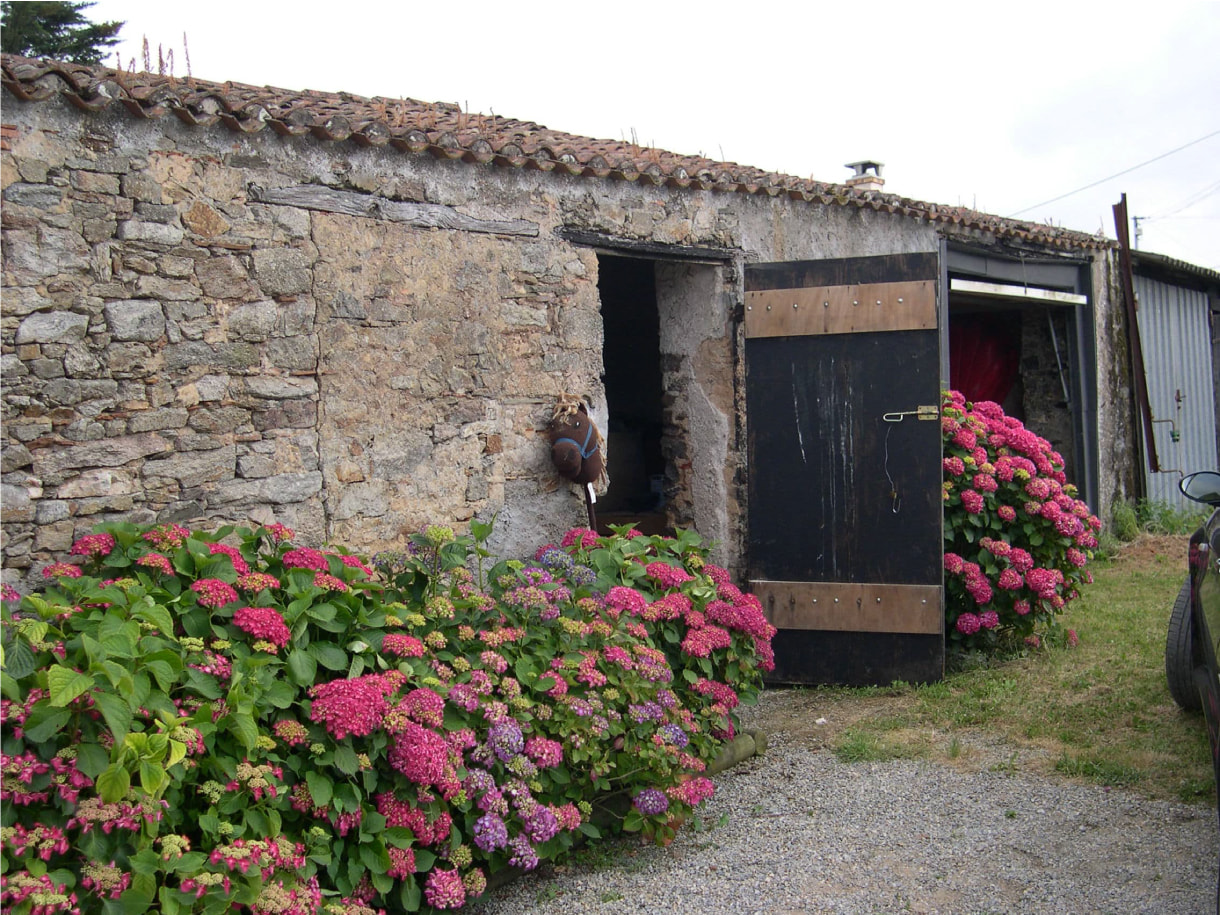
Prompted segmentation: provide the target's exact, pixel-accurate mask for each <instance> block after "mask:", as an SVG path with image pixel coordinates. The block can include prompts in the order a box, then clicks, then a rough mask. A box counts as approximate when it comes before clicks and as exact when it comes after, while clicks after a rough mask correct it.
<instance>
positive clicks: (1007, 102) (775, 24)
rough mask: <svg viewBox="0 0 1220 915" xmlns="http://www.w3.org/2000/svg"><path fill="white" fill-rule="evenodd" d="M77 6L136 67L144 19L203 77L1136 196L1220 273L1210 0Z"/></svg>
mask: <svg viewBox="0 0 1220 915" xmlns="http://www.w3.org/2000/svg"><path fill="white" fill-rule="evenodd" d="M87 14H88V15H89V16H90V18H92V19H93V20H94V21H104V20H122V21H125V22H126V23H127V24H126V26H125V27H124V29H123V32H122V33H121V35H122V36H123V37H124V39H125V42H124V44H123V45H122V46H121V48H120V53H121V55H122V59H123V63H124V66H125V67H126V66H127V65H128V64H129V63H130V61H131V60H132V59H133V58H134V59H135V60H136V61H137V68H142V52H141V48H140V46H141V40H142V39H143V38H147V39H148V41H149V43H150V45H151V47H152V49H153V60H154V67H155V61H156V54H157V48H158V47H160V48H162V49H163V51H169V50H171V49H172V50H173V52H174V72H175V73H176V74H177V75H179V76H183V75H186V73H187V67H186V60H185V58H186V54H184V38H183V35H184V33H185V36H186V37H185V43H186V48H187V49H188V50H189V57H190V72H191V74H192V75H194V76H196V77H199V78H201V79H209V80H217V81H224V80H234V81H237V82H244V83H252V84H255V85H272V86H278V87H282V88H287V89H319V90H325V91H346V92H352V93H355V94H358V95H369V96H371V95H381V96H388V97H391V98H397V97H410V98H415V99H419V100H422V101H426V102H432V101H444V102H457V103H458V104H461V105H462V106H463V107H467V108H468V109H469V110H470V111H471V112H481V113H484V114H488V113H491V112H493V111H494V113H496V114H499V115H504V116H508V117H515V118H520V119H523V120H532V121H536V122H538V123H540V124H544V125H545V126H547V127H551V128H553V129H556V130H564V131H567V132H569V133H576V134H582V135H587V136H592V137H611V138H616V139H618V138H625V139H631V138H632V137H633V136H634V137H635V138H636V139H638V141H639V142H640V143H644V144H647V145H652V146H657V147H660V148H663V149H667V150H671V151H673V152H678V153H702V154H703V155H706V156H710V157H711V158H714V159H722V158H723V159H725V160H728V161H733V162H739V163H742V164H745V165H752V166H756V167H759V168H764V169H769V170H775V171H780V172H785V173H788V174H793V175H799V176H801V177H813V178H817V179H819V180H822V181H836V182H841V181H843V180H845V179H846V178H847V177H848V175H849V174H850V173H849V172H848V170H847V169H846V168H844V163H846V162H850V161H853V160H856V159H864V158H868V159H874V160H880V161H881V162H884V163H885V169H884V176H885V178H886V181H887V184H886V190H887V191H892V192H894V193H897V194H902V195H903V196H907V197H913V198H916V199H921V200H927V201H933V202H937V203H946V204H962V205H965V206H970V207H974V208H976V209H979V210H983V211H986V212H989V213H996V214H999V215H1003V216H1014V215H1016V216H1020V217H1022V218H1028V219H1036V220H1038V221H1041V222H1053V223H1055V224H1056V225H1064V226H1067V227H1069V228H1073V229H1080V230H1083V231H1086V232H1097V231H1099V230H1100V231H1102V232H1104V233H1105V234H1106V235H1107V236H1109V237H1111V238H1113V237H1114V234H1115V228H1114V220H1113V215H1112V212H1111V206H1112V205H1113V204H1114V203H1116V202H1117V201H1118V199H1119V195H1120V194H1121V193H1123V192H1124V191H1125V192H1126V194H1127V197H1128V201H1129V207H1130V212H1131V213H1132V215H1135V216H1140V217H1147V219H1143V220H1141V229H1142V238H1141V240H1140V247H1141V248H1143V249H1145V250H1149V251H1156V252H1158V253H1161V254H1167V255H1169V256H1171V257H1175V258H1179V259H1181V260H1185V261H1189V262H1192V263H1196V264H1200V265H1203V266H1208V267H1211V268H1213V269H1217V270H1220V50H1218V49H1220V3H1216V2H1174V0H1161V2H1158V3H1155V4H1152V3H1147V2H1143V3H1126V2H1121V0H1119V2H1108V3H1077V2H1072V0H1067V2H1064V0H1060V2H1055V3H1043V2H1026V3H1020V4H1014V3H1006V4H1003V5H1000V4H992V3H987V2H973V3H961V4H958V3H909V2H907V3H901V4H890V3H888V2H883V0H878V2H874V3H871V4H869V3H843V2H839V3H834V4H830V3H820V2H805V3H801V4H794V3H777V2H773V0H751V2H742V3H734V4H721V3H715V2H708V3H702V4H700V3H693V2H685V3H681V4H679V3H673V2H670V0H652V2H645V3H597V4H586V3H571V2H557V3H543V4H530V3H505V2H495V3H491V2H485V0H466V2H461V3H446V2H444V0H436V2H432V3H426V2H425V3H420V2H406V3H397V4H390V3H376V4H374V3H366V2H358V0H349V2H346V3H327V4H321V3H309V2H293V3H282V2H243V3H232V2H224V0H215V2H208V3H178V2H165V0H152V2H145V0H99V2H97V3H96V4H95V5H94V6H93V7H92V8H91V9H90V10H88V11H87ZM1203 138H1206V139H1203ZM1196 141H1198V142H1196ZM1187 144H1191V145H1187ZM1179 147H1186V148H1184V149H1181V150H1180V151H1178V152H1173V150H1177V149H1178V148H1179ZM1166 154H1168V155H1166ZM1158 157H1163V158H1159V159H1158ZM1153 159H1157V161H1153V162H1151V163H1150V164H1147V165H1143V166H1142V167H1139V168H1134V167H1135V166H1140V165H1141V163H1145V162H1148V161H1149V160H1153ZM1128 169H1133V170H1132V171H1129V172H1128V173H1127V174H1124V175H1121V176H1119V177H1115V178H1113V179H1111V180H1102V179H1106V178H1108V177H1109V176H1111V175H1115V174H1117V173H1119V172H1124V171H1126V170H1128ZM1094 182H1100V183H1098V184H1097V186H1096V187H1093V188H1091V189H1089V190H1083V191H1081V192H1080V193H1074V194H1072V193H1071V192H1073V191H1076V190H1077V189H1080V188H1083V187H1085V186H1087V185H1091V184H1093V183H1094ZM1069 194H1070V196H1066V197H1064V199H1062V200H1058V201H1054V202H1047V201H1051V200H1052V199H1053V198H1056V197H1059V196H1061V195H1069Z"/></svg>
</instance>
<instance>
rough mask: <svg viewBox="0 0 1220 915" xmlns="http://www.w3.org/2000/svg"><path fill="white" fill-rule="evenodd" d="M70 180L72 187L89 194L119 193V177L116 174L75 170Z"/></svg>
mask: <svg viewBox="0 0 1220 915" xmlns="http://www.w3.org/2000/svg"><path fill="white" fill-rule="evenodd" d="M70 180H71V182H72V187H74V188H76V190H78V191H84V192H85V193H87V194H109V195H110V196H111V197H117V196H118V195H119V179H118V178H117V177H115V176H114V175H107V174H102V173H99V172H85V171H74V172H72V174H71V177H70Z"/></svg>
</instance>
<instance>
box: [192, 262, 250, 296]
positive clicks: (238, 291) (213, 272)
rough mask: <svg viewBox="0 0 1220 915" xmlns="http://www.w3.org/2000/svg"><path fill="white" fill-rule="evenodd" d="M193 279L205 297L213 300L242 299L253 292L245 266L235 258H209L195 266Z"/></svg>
mask: <svg viewBox="0 0 1220 915" xmlns="http://www.w3.org/2000/svg"><path fill="white" fill-rule="evenodd" d="M195 277H196V278H197V279H198V280H199V285H200V286H202V287H203V292H204V294H205V295H209V296H211V297H212V298H214V299H244V298H246V297H247V296H249V295H250V294H252V293H253V292H254V284H253V283H251V282H250V274H249V272H248V271H247V270H246V267H245V264H243V263H242V262H241V260H240V259H239V258H236V257H209V258H207V259H206V260H201V261H199V262H198V263H197V264H196V265H195Z"/></svg>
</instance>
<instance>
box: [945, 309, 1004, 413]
mask: <svg viewBox="0 0 1220 915" xmlns="http://www.w3.org/2000/svg"><path fill="white" fill-rule="evenodd" d="M1020 358H1021V342H1020V324H1016V325H1015V326H1014V322H1012V321H1010V320H1007V319H1005V317H1003V316H998V315H997V316H994V317H993V316H989V315H962V316H959V317H952V318H950V319H949V385H950V387H952V388H953V390H955V391H961V392H962V394H964V395H965V397H966V399H967V400H971V401H973V400H992V401H995V402H996V403H998V404H1002V403H1004V400H1005V398H1007V397H1008V395H1009V393H1011V391H1012V388H1013V385H1014V384H1016V381H1017V371H1018V368H1019V362H1020Z"/></svg>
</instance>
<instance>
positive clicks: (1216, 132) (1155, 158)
mask: <svg viewBox="0 0 1220 915" xmlns="http://www.w3.org/2000/svg"><path fill="white" fill-rule="evenodd" d="M1215 136H1220V130H1213V131H1212V132H1211V133H1209V134H1207V136H1203V137H1199V138H1198V139H1197V140H1191V141H1190V142H1189V143H1183V144H1182V145H1181V146H1179V147H1178V148H1177V149H1171V150H1169V152H1165V153H1161V154H1160V155H1159V156H1153V157H1152V158H1151V159H1148V160H1147V161H1146V162H1141V163H1140V164H1139V165H1132V166H1131V167H1130V168H1124V169H1123V170H1122V171H1121V172H1115V173H1114V174H1113V175H1108V176H1107V177H1105V178H1102V179H1101V180H1100V181H1094V182H1093V183H1092V184H1086V185H1085V186H1084V187H1078V188H1076V190H1074V191H1068V192H1067V193H1066V194H1060V195H1059V196H1058V197H1052V198H1051V199H1050V200H1043V201H1042V202H1041V203H1035V204H1034V205H1033V206H1028V207H1025V208H1024V209H1022V210H1017V211H1016V212H1015V213H1011V214H1009V215H1010V218H1011V217H1015V216H1020V215H1021V214H1022V213H1028V212H1029V211H1030V210H1036V209H1038V207H1044V206H1046V205H1047V204H1048V203H1058V202H1059V201H1060V200H1063V199H1064V198H1066V197H1071V196H1072V195H1074V194H1079V193H1080V192H1081V191H1087V190H1089V189H1090V188H1094V187H1097V185H1099V184H1105V183H1106V182H1107V181H1112V180H1113V179H1115V178H1121V177H1122V176H1123V175H1127V174H1130V173H1131V172H1133V171H1135V170H1136V169H1137V168H1143V167H1144V166H1145V165H1151V164H1152V163H1153V162H1160V161H1161V160H1162V159H1166V158H1168V157H1169V156H1172V155H1173V154H1174V153H1180V152H1181V151H1182V150H1184V149H1187V148H1189V147H1191V146H1194V145H1195V144H1197V143H1202V142H1203V141H1204V140H1210V139H1211V138H1212V137H1215Z"/></svg>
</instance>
